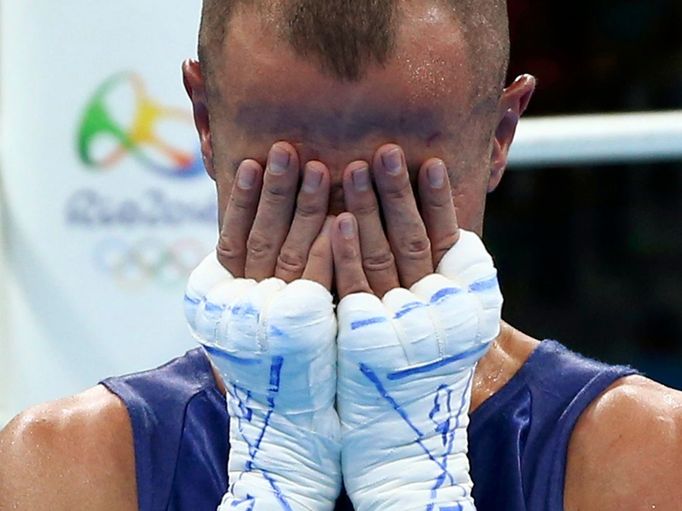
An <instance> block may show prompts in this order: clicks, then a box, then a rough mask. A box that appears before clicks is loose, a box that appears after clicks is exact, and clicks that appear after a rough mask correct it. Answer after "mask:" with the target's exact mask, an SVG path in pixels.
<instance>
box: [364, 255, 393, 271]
mask: <svg viewBox="0 0 682 511" xmlns="http://www.w3.org/2000/svg"><path fill="white" fill-rule="evenodd" d="M394 265H395V256H394V255H393V253H392V252H391V251H390V250H388V249H385V250H381V251H379V252H375V253H373V254H369V255H367V256H365V257H364V258H363V260H362V266H363V268H365V271H367V272H378V271H385V270H388V269H391V268H392V267H393V266H394Z"/></svg>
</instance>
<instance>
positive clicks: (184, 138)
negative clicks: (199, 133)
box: [78, 72, 204, 178]
mask: <svg viewBox="0 0 682 511" xmlns="http://www.w3.org/2000/svg"><path fill="white" fill-rule="evenodd" d="M168 127H171V128H174V129H171V130H168V129H167V128H168ZM178 127H180V128H182V129H181V130H178ZM191 127H192V116H191V114H190V113H189V112H188V111H186V110H183V109H180V108H173V107H167V106H164V105H161V104H160V103H159V102H157V101H155V100H154V99H153V98H152V97H151V96H150V95H149V93H148V92H147V89H146V87H145V84H144V82H143V80H142V78H141V77H140V76H139V75H137V74H135V73H128V72H126V73H118V74H116V75H114V76H112V77H111V78H109V79H108V80H106V81H105V82H104V83H103V84H102V85H101V86H100V87H99V88H98V89H97V90H96V91H95V94H94V95H93V97H92V98H91V99H90V101H89V102H88V104H87V106H86V108H85V113H84V115H83V118H82V121H81V124H80V128H79V130H78V154H79V157H80V160H81V161H82V162H83V164H85V165H86V166H87V167H90V168H93V169H98V170H107V169H111V168H113V167H114V166H116V165H117V164H118V163H120V162H121V160H123V158H125V157H126V156H128V155H130V156H132V157H134V158H136V159H137V161H139V162H140V163H141V164H142V165H143V166H144V167H145V168H147V169H149V170H151V171H153V172H156V173H157V174H160V175H162V176H165V177H173V178H191V177H195V176H198V175H201V174H202V173H203V172H204V166H203V163H202V158H201V153H200V151H199V150H196V149H195V150H187V149H181V148H180V147H182V146H183V145H184V146H187V142H188V140H193V138H192V139H190V138H189V137H188V134H189V133H191V132H190V131H189V130H188V128H191ZM178 134H180V136H178ZM195 145H196V144H195Z"/></svg>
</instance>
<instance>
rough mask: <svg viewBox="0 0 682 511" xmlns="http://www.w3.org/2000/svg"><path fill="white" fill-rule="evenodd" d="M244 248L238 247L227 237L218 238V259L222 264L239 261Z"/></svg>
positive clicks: (242, 255)
mask: <svg viewBox="0 0 682 511" xmlns="http://www.w3.org/2000/svg"><path fill="white" fill-rule="evenodd" d="M244 252H245V251H244V248H239V247H238V246H237V245H235V244H234V243H232V242H231V241H230V240H229V239H226V238H220V241H219V242H218V246H217V247H216V253H217V257H218V261H219V262H220V263H221V264H222V265H223V266H226V265H229V264H231V263H233V262H235V261H239V260H240V259H242V258H243V257H244Z"/></svg>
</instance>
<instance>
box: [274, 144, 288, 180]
mask: <svg viewBox="0 0 682 511" xmlns="http://www.w3.org/2000/svg"><path fill="white" fill-rule="evenodd" d="M290 161H291V156H290V155H289V152H288V151H285V150H284V149H282V148H281V147H279V146H274V147H273V148H272V150H271V151H270V159H269V161H268V170H269V171H270V173H271V174H274V175H276V176H281V175H282V174H284V173H285V172H286V171H287V170H289V162H290Z"/></svg>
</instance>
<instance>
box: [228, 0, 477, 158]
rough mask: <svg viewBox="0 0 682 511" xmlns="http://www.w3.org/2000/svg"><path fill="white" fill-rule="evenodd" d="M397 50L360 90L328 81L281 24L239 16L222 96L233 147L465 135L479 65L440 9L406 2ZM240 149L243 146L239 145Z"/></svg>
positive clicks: (373, 67) (247, 12)
mask: <svg viewBox="0 0 682 511" xmlns="http://www.w3.org/2000/svg"><path fill="white" fill-rule="evenodd" d="M400 5H401V8H400V15H399V23H398V32H397V39H396V47H395V51H394V52H393V54H392V56H391V58H390V59H389V60H388V62H386V63H385V65H379V64H376V63H374V64H370V65H369V67H368V68H367V71H366V73H365V74H364V75H363V77H362V78H361V79H360V80H358V81H353V82H350V81H343V80H340V79H338V78H337V77H335V76H332V75H329V74H327V73H325V72H323V71H322V70H321V68H320V66H319V63H318V62H317V61H316V60H315V58H313V57H312V56H310V57H308V58H304V57H302V56H301V55H299V54H297V53H296V52H295V51H294V50H293V49H292V48H291V47H290V46H289V45H288V44H287V43H286V41H284V40H283V39H282V38H281V36H280V35H279V34H280V33H281V31H279V30H278V29H277V27H276V23H277V21H276V19H277V16H276V15H275V16H273V17H271V18H269V17H268V16H265V17H263V16H262V15H261V13H259V12H258V11H257V10H255V9H248V8H246V9H239V10H238V11H237V12H235V14H234V17H233V19H232V20H231V23H230V27H229V30H228V31H227V37H226V40H225V44H224V46H223V48H222V55H220V56H219V57H218V58H217V59H216V65H214V68H215V74H214V89H215V93H216V94H217V96H218V98H219V101H218V105H219V108H220V110H221V112H220V115H219V116H217V117H219V118H220V119H221V120H223V121H224V122H225V123H226V127H225V128H226V130H227V131H229V133H228V134H227V135H226V136H230V137H231V138H234V139H240V138H242V139H248V140H250V141H254V140H257V139H259V138H262V139H264V140H265V139H267V141H268V142H272V141H275V140H280V139H289V140H291V139H298V140H301V141H305V142H306V143H307V144H313V145H320V146H321V147H324V146H335V147H336V146H339V145H344V144H345V143H347V144H359V143H362V142H363V141H365V142H367V141H368V140H371V139H376V140H380V139H383V141H387V140H389V139H390V140H393V141H398V142H400V141H404V140H419V141H421V142H423V143H427V144H428V143H429V141H432V140H434V139H435V138H438V137H440V136H451V135H453V133H450V131H453V130H456V129H457V128H460V127H461V126H462V123H463V122H465V121H466V119H467V118H468V117H470V116H471V115H472V113H474V112H475V111H476V110H477V108H479V109H480V108H482V106H481V105H475V104H473V101H472V98H473V96H474V94H473V90H474V84H473V83H472V82H473V74H472V71H471V70H472V63H471V62H470V61H469V59H468V55H469V52H468V49H467V45H466V42H465V40H464V37H463V36H462V32H461V30H460V29H459V27H458V25H457V23H456V21H455V19H454V17H453V16H452V14H451V12H450V10H449V9H448V8H447V7H445V6H443V5H441V4H440V3H439V2H433V3H430V2H401V4H400ZM230 142H232V143H233V145H234V143H236V142H238V140H231V141H230Z"/></svg>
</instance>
